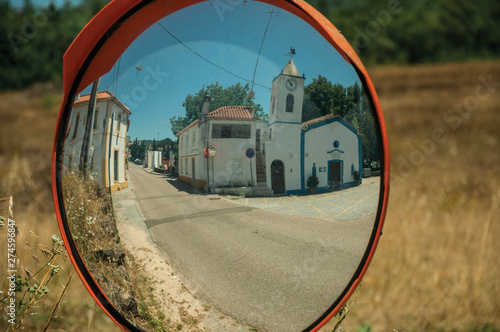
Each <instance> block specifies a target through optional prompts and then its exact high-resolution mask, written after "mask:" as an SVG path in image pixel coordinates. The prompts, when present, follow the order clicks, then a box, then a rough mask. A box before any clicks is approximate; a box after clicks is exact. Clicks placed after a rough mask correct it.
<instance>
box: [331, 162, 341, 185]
mask: <svg viewBox="0 0 500 332" xmlns="http://www.w3.org/2000/svg"><path fill="white" fill-rule="evenodd" d="M341 170H342V164H341V162H340V161H330V162H329V163H328V185H329V186H330V189H333V190H336V189H340V185H341Z"/></svg>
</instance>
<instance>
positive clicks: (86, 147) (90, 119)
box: [77, 78, 101, 176]
mask: <svg viewBox="0 0 500 332" xmlns="http://www.w3.org/2000/svg"><path fill="white" fill-rule="evenodd" d="M100 81H101V78H98V79H97V81H95V82H94V84H92V91H91V93H90V99H89V108H88V110H87V121H86V122H85V131H84V133H83V141H82V153H81V154H80V172H82V174H83V175H84V176H85V175H87V169H88V163H89V154H90V153H89V152H90V146H91V143H92V129H93V128H92V127H93V126H94V116H95V105H96V102H97V91H98V89H99V83H100ZM77 125H78V124H77Z"/></svg>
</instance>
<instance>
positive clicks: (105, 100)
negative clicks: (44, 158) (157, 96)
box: [63, 91, 131, 192]
mask: <svg viewBox="0 0 500 332" xmlns="http://www.w3.org/2000/svg"><path fill="white" fill-rule="evenodd" d="M89 101H90V95H83V96H81V97H80V98H78V99H77V100H76V101H75V102H74V103H73V117H72V120H71V123H70V125H69V128H68V131H67V134H66V140H65V142H64V159H63V165H64V166H65V171H67V172H75V171H78V169H79V164H80V155H81V153H82V146H83V139H84V132H85V123H86V117H87V114H88V108H89ZM130 115H131V112H130V109H129V108H128V107H126V106H125V105H124V104H123V103H122V102H121V101H120V100H118V98H116V97H115V96H114V95H113V94H112V93H111V92H109V91H101V92H98V93H97V96H96V105H95V111H94V122H93V123H92V128H91V132H92V136H91V140H90V153H89V172H90V175H91V176H92V177H93V178H94V179H96V181H97V182H98V183H99V186H100V187H101V188H109V187H110V186H111V191H112V192H114V191H117V190H121V189H123V188H127V187H128V181H127V174H126V162H125V157H126V151H127V147H126V141H127V132H128V128H129V125H130V120H129V117H130Z"/></svg>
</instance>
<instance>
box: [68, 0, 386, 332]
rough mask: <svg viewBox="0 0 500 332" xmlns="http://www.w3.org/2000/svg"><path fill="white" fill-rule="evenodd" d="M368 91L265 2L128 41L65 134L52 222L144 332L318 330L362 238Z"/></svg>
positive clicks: (171, 22) (370, 211)
mask: <svg viewBox="0 0 500 332" xmlns="http://www.w3.org/2000/svg"><path fill="white" fill-rule="evenodd" d="M186 22H189V25H186V24H185V23H186ZM188 26H189V28H186V27H188ZM299 69H300V70H299ZM365 91H366V87H365V86H364V85H363V81H362V80H361V79H360V78H359V76H358V75H357V72H356V70H355V69H354V68H353V67H352V65H351V64H349V63H348V62H346V60H345V59H344V58H343V57H342V56H341V55H339V53H338V52H337V51H336V50H335V49H334V48H333V46H332V45H330V43H329V42H327V41H326V40H325V39H324V38H323V37H322V36H321V35H320V34H319V33H318V32H317V31H316V30H314V29H313V28H312V27H311V26H309V25H308V24H307V23H305V22H304V21H303V20H301V19H300V18H298V17H296V16H294V15H292V14H291V13H289V12H287V11H285V10H283V9H281V8H278V7H274V6H271V5H268V4H265V3H260V2H257V1H246V2H241V4H239V5H237V6H234V7H231V11H224V12H221V11H220V10H219V9H217V7H216V6H215V7H214V6H213V5H212V4H211V2H202V3H199V4H196V5H193V6H190V7H187V8H185V9H183V10H181V11H178V12H176V13H174V14H171V15H169V16H167V17H165V18H163V19H162V20H160V21H158V22H156V23H155V24H153V25H152V26H151V27H150V28H149V29H147V30H146V31H145V32H144V33H142V35H140V36H139V37H138V38H137V39H136V40H135V41H134V42H133V43H132V44H131V45H130V46H129V47H128V49H127V50H126V51H125V52H124V53H123V54H122V56H121V57H120V59H119V60H118V61H117V62H116V64H115V65H114V67H113V68H112V70H111V71H110V72H108V73H105V74H104V75H103V76H102V77H101V78H100V79H99V80H97V81H96V82H94V84H93V85H92V86H89V87H87V88H86V89H85V90H84V91H83V92H82V93H81V94H80V95H78V96H75V101H74V104H73V108H72V112H71V115H70V117H69V118H68V119H66V121H67V131H66V137H65V141H64V156H63V176H62V186H63V193H64V200H65V209H66V213H67V220H68V222H69V225H70V228H71V231H72V237H73V239H74V241H75V244H76V246H77V248H78V251H79V253H80V255H81V256H82V258H83V260H84V262H85V264H86V265H87V268H88V269H89V271H90V272H91V274H92V275H93V277H94V279H95V280H96V282H97V283H98V284H99V286H100V287H101V288H102V290H103V292H104V294H106V296H107V297H108V299H109V301H110V302H111V303H112V304H113V305H114V306H115V308H117V309H118V310H119V311H120V312H121V313H122V315H123V316H124V317H125V318H126V319H128V320H129V321H130V322H132V323H133V324H134V325H136V326H137V327H139V328H144V329H148V328H149V327H151V324H154V323H152V321H154V320H156V321H158V322H161V324H166V325H165V326H171V327H175V325H169V324H173V322H181V323H182V324H181V328H185V329H186V330H190V329H194V328H195V327H197V328H201V327H211V328H212V329H214V330H218V329H219V330H220V329H229V328H230V326H233V327H234V326H247V327H256V328H258V329H260V330H264V331H299V330H304V329H307V328H308V327H310V326H311V325H312V324H313V323H314V322H315V321H317V320H318V319H319V318H320V317H322V316H323V317H324V315H325V314H327V313H328V312H329V311H330V310H332V305H333V304H334V303H335V302H336V301H337V300H338V299H339V297H341V296H342V293H343V292H344V291H345V290H346V288H347V287H348V286H349V285H350V283H352V279H353V276H355V275H356V273H357V272H356V271H357V270H358V269H359V267H360V266H361V265H362V264H363V261H362V260H363V257H364V255H365V253H366V252H367V250H368V251H369V250H370V240H371V237H372V235H373V234H372V232H373V230H374V229H376V227H375V228H374V226H375V225H376V223H377V220H376V215H377V211H378V208H379V196H380V181H381V179H380V166H381V165H380V163H381V160H380V158H381V156H382V154H381V144H380V141H379V135H380V129H379V128H378V127H377V125H376V123H377V122H376V116H375V113H374V110H373V109H372V106H371V105H372V104H371V101H370V98H369V96H367V94H366V92H365ZM111 202H113V203H111ZM358 273H359V272H358ZM179 285H181V286H179ZM176 287H177V288H176ZM190 296H191V297H190ZM183 301H184V302H183ZM179 303H180V304H179ZM214 312H216V313H217V316H214V314H213V313H214ZM220 317H226V318H225V319H226V320H227V321H228V322H231V324H232V325H231V324H227V325H224V322H222V321H223V319H222V320H221V319H219V318H220ZM188 318H189V319H188ZM158 322H157V323H158ZM158 324H160V323H158ZM176 324H177V323H176ZM211 324H212V325H211ZM238 324H239V325H238ZM222 327H224V328H222Z"/></svg>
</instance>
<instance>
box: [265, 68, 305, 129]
mask: <svg viewBox="0 0 500 332" xmlns="http://www.w3.org/2000/svg"><path fill="white" fill-rule="evenodd" d="M304 81H305V77H304V76H302V75H300V72H299V71H298V69H297V67H296V66H295V63H294V62H293V60H292V59H290V61H288V63H287V65H286V66H285V68H284V69H283V70H282V71H281V73H280V74H279V75H278V76H277V77H276V78H275V79H274V81H273V88H272V92H271V105H270V108H269V124H270V125H272V124H273V123H282V124H286V123H289V124H301V123H302V104H303V101H304Z"/></svg>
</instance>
